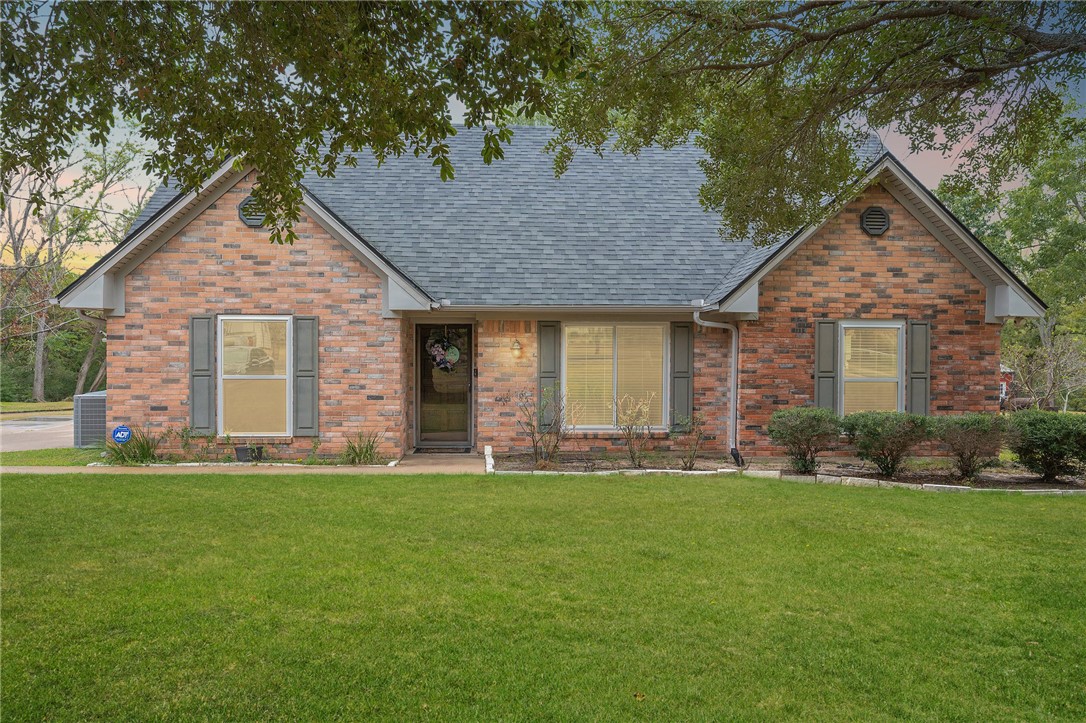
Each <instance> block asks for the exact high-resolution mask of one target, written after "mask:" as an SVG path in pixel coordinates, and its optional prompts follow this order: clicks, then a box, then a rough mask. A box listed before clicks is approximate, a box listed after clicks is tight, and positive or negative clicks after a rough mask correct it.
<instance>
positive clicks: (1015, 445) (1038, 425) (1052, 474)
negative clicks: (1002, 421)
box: [1010, 409, 1086, 482]
mask: <svg viewBox="0 0 1086 723" xmlns="http://www.w3.org/2000/svg"><path fill="white" fill-rule="evenodd" d="M1010 447H1011V449H1012V450H1013V451H1014V453H1015V454H1017V455H1018V461H1019V462H1020V463H1021V464H1022V466H1024V467H1025V468H1026V469H1028V470H1029V471H1030V472H1033V473H1034V474H1038V475H1040V476H1041V478H1042V479H1044V480H1046V481H1049V482H1050V481H1052V480H1055V479H1056V478H1057V477H1059V476H1060V475H1064V474H1072V473H1073V472H1075V471H1076V469H1077V467H1078V466H1079V465H1080V464H1081V465H1086V416H1084V415H1081V414H1072V413H1068V412H1042V411H1039V410H1036V409H1031V410H1029V411H1025V412H1016V413H1015V414H1013V415H1011V435H1010Z"/></svg>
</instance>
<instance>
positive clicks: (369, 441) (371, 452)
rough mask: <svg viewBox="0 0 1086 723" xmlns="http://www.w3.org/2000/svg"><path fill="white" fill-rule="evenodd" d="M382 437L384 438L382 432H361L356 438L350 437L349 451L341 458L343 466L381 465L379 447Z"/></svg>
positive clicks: (346, 450)
mask: <svg viewBox="0 0 1086 723" xmlns="http://www.w3.org/2000/svg"><path fill="white" fill-rule="evenodd" d="M382 437H384V434H383V433H382V432H359V433H358V434H357V435H355V436H354V437H348V438H347V449H345V450H344V451H343V455H342V457H341V459H342V460H343V464H349V465H362V464H381V462H382V459H381V454H380V453H379V452H378V447H379V446H380V444H381V438H382Z"/></svg>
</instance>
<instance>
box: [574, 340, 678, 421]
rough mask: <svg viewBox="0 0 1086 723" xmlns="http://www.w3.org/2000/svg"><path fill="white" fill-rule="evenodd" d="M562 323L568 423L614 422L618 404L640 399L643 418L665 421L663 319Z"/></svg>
mask: <svg viewBox="0 0 1086 723" xmlns="http://www.w3.org/2000/svg"><path fill="white" fill-rule="evenodd" d="M564 329H565V334H564V340H565V341H564V345H563V364H564V369H565V373H564V375H563V378H564V380H565V399H566V417H567V419H568V420H569V421H570V422H571V423H573V424H576V425H577V426H578V427H607V428H613V427H616V426H618V424H619V423H620V421H621V420H620V419H619V409H620V408H622V409H629V408H630V407H631V406H632V405H637V404H643V405H644V410H645V413H646V418H647V420H646V421H647V422H648V424H650V425H651V426H653V427H663V426H665V424H666V420H665V418H664V415H665V410H666V409H667V403H666V399H665V397H666V393H667V385H666V384H665V380H666V376H665V375H666V368H665V367H666V360H667V336H668V334H667V331H668V327H667V325H666V324H567V325H566V326H565V327H564Z"/></svg>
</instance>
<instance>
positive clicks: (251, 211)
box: [238, 196, 264, 228]
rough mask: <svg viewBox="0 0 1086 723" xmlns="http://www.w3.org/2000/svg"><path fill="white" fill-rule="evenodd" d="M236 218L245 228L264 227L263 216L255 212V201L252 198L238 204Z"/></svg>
mask: <svg viewBox="0 0 1086 723" xmlns="http://www.w3.org/2000/svg"><path fill="white" fill-rule="evenodd" d="M238 216H239V217H240V218H241V221H242V223H244V224H245V225H246V226H251V227H253V228H260V227H261V226H263V225H264V214H262V213H260V211H257V210H256V199H255V198H253V197H252V196H249V197H247V198H246V199H245V200H244V201H242V202H241V203H239V204H238Z"/></svg>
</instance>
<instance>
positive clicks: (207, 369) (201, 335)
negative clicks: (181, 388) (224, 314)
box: [189, 316, 219, 435]
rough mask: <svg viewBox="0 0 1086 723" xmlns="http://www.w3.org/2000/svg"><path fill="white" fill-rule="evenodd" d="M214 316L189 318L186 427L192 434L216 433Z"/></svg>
mask: <svg viewBox="0 0 1086 723" xmlns="http://www.w3.org/2000/svg"><path fill="white" fill-rule="evenodd" d="M215 409H216V404H215V317H214V316H193V317H191V318H190V319H189V426H190V427H192V431H193V433H194V434H199V435H208V434H217V433H218V431H219V430H218V425H217V424H216V421H215Z"/></svg>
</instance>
